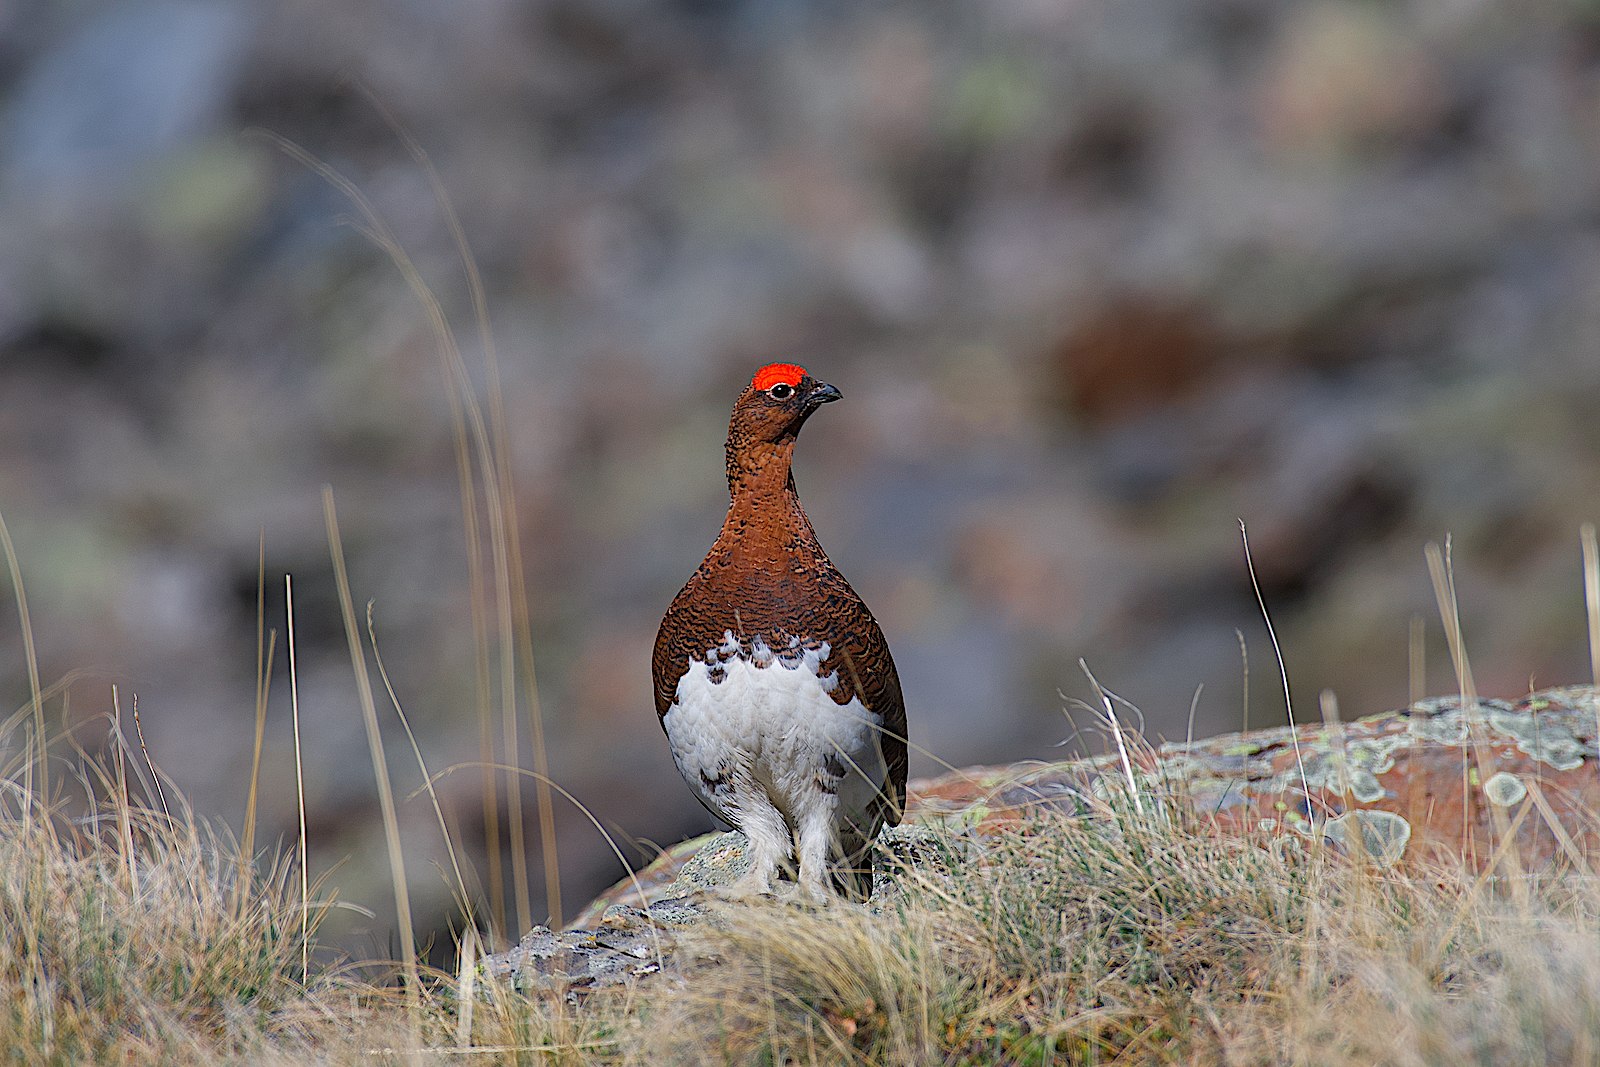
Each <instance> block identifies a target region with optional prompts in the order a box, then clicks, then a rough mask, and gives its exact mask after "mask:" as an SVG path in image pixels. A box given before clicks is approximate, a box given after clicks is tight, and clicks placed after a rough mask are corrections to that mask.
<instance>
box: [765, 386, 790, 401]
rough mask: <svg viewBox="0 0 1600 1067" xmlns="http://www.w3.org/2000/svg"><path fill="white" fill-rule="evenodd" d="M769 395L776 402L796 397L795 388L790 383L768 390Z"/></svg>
mask: <svg viewBox="0 0 1600 1067" xmlns="http://www.w3.org/2000/svg"><path fill="white" fill-rule="evenodd" d="M767 395H768V396H770V397H771V398H772V399H774V400H788V399H789V398H790V397H791V396H793V395H794V386H792V385H790V384H789V383H788V382H779V383H778V384H777V385H774V386H773V387H772V388H771V389H768V390H767Z"/></svg>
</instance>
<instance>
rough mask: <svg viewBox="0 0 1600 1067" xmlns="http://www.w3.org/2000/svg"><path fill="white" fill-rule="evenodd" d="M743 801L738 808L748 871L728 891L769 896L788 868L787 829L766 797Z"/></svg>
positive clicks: (778, 813) (749, 798)
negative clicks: (782, 873)
mask: <svg viewBox="0 0 1600 1067" xmlns="http://www.w3.org/2000/svg"><path fill="white" fill-rule="evenodd" d="M745 799H746V803H744V804H741V805H740V810H739V829H740V830H741V831H742V832H743V833H744V839H745V854H746V855H747V856H749V857H750V869H749V870H747V871H746V872H745V873H744V874H743V875H741V876H740V877H739V880H738V881H736V882H734V883H733V885H732V886H730V887H729V889H730V891H731V892H733V893H734V894H735V895H754V894H758V893H771V892H772V882H773V879H774V878H776V877H777V876H778V872H779V870H780V869H781V868H783V867H787V866H788V864H789V827H788V825H787V824H785V823H784V821H783V815H782V814H781V813H780V812H779V811H778V809H777V808H775V807H773V806H772V803H771V801H769V800H767V799H766V797H765V796H760V797H747V798H745Z"/></svg>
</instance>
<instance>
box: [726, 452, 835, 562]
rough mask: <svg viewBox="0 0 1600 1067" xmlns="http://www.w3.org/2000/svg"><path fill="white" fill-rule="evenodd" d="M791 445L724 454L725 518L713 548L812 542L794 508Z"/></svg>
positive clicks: (802, 515)
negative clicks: (796, 541) (725, 469)
mask: <svg viewBox="0 0 1600 1067" xmlns="http://www.w3.org/2000/svg"><path fill="white" fill-rule="evenodd" d="M793 458H794V439H793V438H792V437H791V438H789V439H787V440H785V441H780V442H777V443H772V444H768V443H763V444H760V445H755V446H753V447H744V448H739V449H734V448H729V450H728V492H729V495H730V497H731V498H732V499H731V500H730V501H729V504H728V517H727V518H726V519H725V520H724V521H723V524H722V533H721V535H720V536H719V537H718V542H719V543H720V544H722V545H723V546H724V547H725V548H733V547H734V546H735V545H740V546H744V547H747V548H755V547H756V546H763V547H766V546H773V547H776V546H778V545H782V544H785V543H791V544H792V543H793V541H794V540H795V539H796V538H797V536H798V539H799V540H800V541H814V540H815V534H813V533H812V530H811V522H810V520H809V519H807V518H806V513H805V510H804V509H803V508H801V506H800V494H799V492H798V491H797V490H796V489H795V485H794V475H793V473H792V471H791V469H790V463H791V461H792V460H793Z"/></svg>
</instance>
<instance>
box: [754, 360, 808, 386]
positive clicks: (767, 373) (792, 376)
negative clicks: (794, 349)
mask: <svg viewBox="0 0 1600 1067" xmlns="http://www.w3.org/2000/svg"><path fill="white" fill-rule="evenodd" d="M805 376H806V369H805V368H804V367H802V366H800V365H799V364H797V363H768V364H767V365H766V366H765V367H762V368H761V369H760V370H758V371H756V378H755V382H754V383H753V384H754V385H755V387H756V390H757V391H758V392H765V391H766V390H768V389H771V388H772V387H773V386H774V385H777V384H778V383H779V382H783V383H784V384H785V385H790V386H797V385H799V384H800V379H801V378H804V377H805Z"/></svg>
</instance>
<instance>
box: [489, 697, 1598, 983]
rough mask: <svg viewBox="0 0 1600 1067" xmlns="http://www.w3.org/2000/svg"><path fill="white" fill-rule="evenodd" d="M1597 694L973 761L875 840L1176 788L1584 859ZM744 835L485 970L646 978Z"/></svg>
mask: <svg viewBox="0 0 1600 1067" xmlns="http://www.w3.org/2000/svg"><path fill="white" fill-rule="evenodd" d="M1597 724H1600V690H1596V689H1594V688H1591V687H1571V688H1564V689H1550V690H1545V691H1543V692H1538V693H1533V694H1531V695H1529V696H1527V697H1524V698H1523V699H1521V700H1519V701H1516V702H1510V701H1505V700H1492V699H1479V700H1476V701H1467V700H1463V699H1462V698H1460V697H1437V698H1433V699H1429V700H1423V701H1419V702H1418V703H1416V704H1414V705H1412V706H1410V707H1407V708H1401V709H1398V710H1394V711H1387V712H1384V713H1382V714H1378V715H1372V716H1368V717H1365V718H1361V719H1357V720H1355V721H1353V722H1349V723H1319V724H1310V725H1301V726H1297V727H1295V728H1293V729H1290V728H1288V727H1282V728H1278V729H1272V730H1257V731H1251V732H1249V733H1234V734H1226V735H1222V736H1219V737H1213V738H1209V739H1206V740H1203V741H1194V742H1171V743H1167V744H1163V745H1160V746H1158V747H1149V746H1139V745H1135V746H1133V747H1132V748H1130V756H1129V759H1128V761H1127V762H1126V763H1124V762H1123V760H1122V758H1121V757H1120V756H1119V755H1117V754H1115V753H1113V754H1111V755H1107V756H1101V757H1096V758H1093V759H1085V760H1072V761H1064V762H1059V763H1018V764H1011V765H1005V766H994V767H972V768H967V769H964V770H959V771H952V772H950V773H948V774H945V775H942V776H940V777H937V778H931V779H923V780H920V781H916V782H913V783H912V784H911V787H910V802H909V805H908V808H907V812H906V824H905V825H904V826H901V827H897V828H895V829H894V830H892V831H890V832H888V833H885V835H884V837H883V839H882V840H883V842H884V844H885V846H886V847H887V849H888V850H889V851H890V852H891V853H892V854H893V855H894V856H895V858H896V860H898V861H899V862H903V863H911V864H921V863H925V862H931V861H932V858H933V857H935V856H937V855H939V854H940V851H941V850H940V849H938V848H936V847H935V844H936V842H937V841H938V840H939V839H940V838H941V832H942V836H943V837H946V838H948V837H949V836H950V834H951V833H952V832H953V833H954V834H957V835H961V836H965V837H968V838H972V839H978V840H981V838H982V837H983V836H984V835H985V834H987V833H992V832H994V831H995V830H996V829H997V828H999V827H1002V826H1007V825H1013V824H1016V823H1018V822H1021V821H1023V820H1025V819H1027V818H1029V817H1030V816H1031V815H1037V814H1039V813H1041V812H1045V811H1052V812H1066V813H1068V814H1083V815H1086V816H1087V815H1088V814H1089V813H1090V812H1091V811H1092V810H1093V809H1094V807H1095V801H1096V799H1101V800H1108V801H1114V800H1115V798H1116V797H1118V796H1126V795H1127V785H1126V783H1127V780H1128V777H1129V775H1130V774H1131V775H1132V776H1133V778H1134V779H1135V781H1136V782H1137V783H1138V785H1139V791H1140V793H1141V794H1146V795H1150V796H1157V797H1162V798H1176V799H1178V800H1180V801H1181V802H1183V803H1185V804H1187V805H1188V806H1189V808H1190V810H1191V812H1192V814H1193V815H1194V816H1196V817H1198V820H1199V822H1198V825H1201V826H1203V827H1210V828H1212V829H1215V830H1216V831H1217V832H1223V833H1226V832H1238V831H1241V830H1247V829H1248V830H1252V831H1256V832H1262V831H1265V832H1269V833H1299V834H1312V833H1317V832H1321V833H1323V834H1324V835H1326V837H1327V838H1328V839H1330V840H1331V841H1332V842H1333V843H1334V844H1335V846H1337V847H1340V848H1344V849H1347V850H1348V849H1350V848H1351V846H1352V835H1353V832H1356V831H1358V832H1359V835H1360V841H1361V846H1360V847H1361V849H1362V850H1364V851H1365V853H1366V855H1367V856H1368V858H1369V859H1370V860H1371V861H1372V862H1375V863H1378V864H1381V865H1386V866H1393V865H1413V866H1425V865H1426V864H1428V863H1430V862H1441V861H1449V862H1465V863H1467V864H1468V865H1470V866H1474V867H1482V866H1483V865H1484V864H1486V863H1487V862H1488V860H1489V858H1490V857H1491V855H1493V854H1494V852H1495V849H1496V847H1497V845H1498V844H1499V843H1500V842H1501V841H1503V840H1504V839H1505V838H1506V837H1507V836H1512V837H1514V839H1515V841H1516V845H1517V848H1516V855H1517V856H1518V858H1519V862H1521V863H1523V864H1531V865H1548V864H1551V863H1560V862H1565V863H1571V864H1577V865H1581V864H1584V863H1585V862H1586V858H1587V857H1588V856H1589V855H1590V854H1592V853H1593V852H1594V851H1595V849H1596V846H1597V845H1600V833H1597V829H1600V775H1597V774H1596V773H1595V769H1594V766H1595V765H1594V761H1595V759H1596V758H1597V756H1600V749H1597V745H1596V740H1597V736H1600V725H1597ZM743 864H744V856H743V839H742V838H741V837H740V836H739V835H738V834H715V835H709V836H707V837H701V838H696V839H694V840H691V841H685V842H683V843H681V844H679V845H677V846H674V847H673V848H670V849H668V850H666V851H665V852H663V853H662V854H661V856H660V857H658V858H657V859H656V861H655V862H654V863H652V864H650V865H649V866H648V867H646V868H645V869H644V870H642V871H639V872H638V873H637V874H636V875H635V876H633V877H630V878H628V879H627V880H625V881H623V882H621V883H618V885H617V886H615V887H614V888H612V889H611V890H609V891H608V892H606V893H604V894H602V895H601V896H600V897H599V898H597V899H596V900H595V901H594V902H593V904H591V905H590V906H589V908H588V909H586V910H585V911H584V912H583V914H582V915H580V916H579V918H578V919H577V920H576V921H575V922H574V923H573V925H572V926H571V927H570V928H569V929H568V930H567V931H565V932H561V933H557V932H553V931H550V930H548V929H545V928H543V927H540V928H536V929H535V930H534V931H532V932H531V933H529V934H528V935H527V937H525V938H524V939H523V941H522V943H521V944H519V945H518V946H517V947H516V948H514V949H512V950H511V951H510V952H508V953H504V954H502V955H499V956H495V957H491V959H490V962H489V968H490V971H491V973H494V974H498V975H501V976H504V977H510V978H512V979H514V980H516V981H517V982H518V983H519V984H520V985H524V986H527V985H534V986H543V987H546V988H565V989H567V990H569V991H573V992H576V991H581V990H584V989H588V988H593V987H596V986H601V985H606V984H612V983H615V982H619V981H626V980H629V979H630V978H634V977H638V976H641V975H645V974H652V973H655V972H657V971H658V970H660V969H661V966H662V961H663V960H664V959H667V958H669V957H670V946H671V944H672V942H673V938H674V931H675V930H678V929H681V928H682V927H684V926H685V925H689V924H692V923H694V922H696V921H698V920H699V919H700V918H701V917H703V916H704V915H705V909H704V907H703V905H702V904H701V903H700V900H701V899H703V893H702V892H701V891H703V890H706V889H710V888H714V887H717V886H720V885H724V884H726V883H728V882H729V881H731V880H732V879H733V878H735V877H737V875H738V874H739V873H740V872H741V871H742V869H743Z"/></svg>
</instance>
